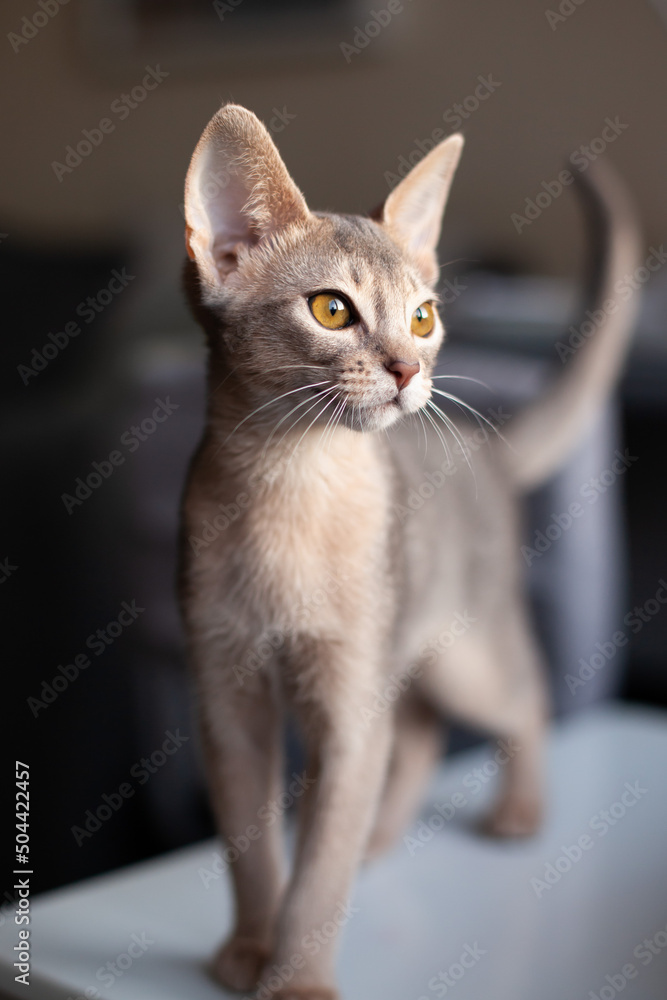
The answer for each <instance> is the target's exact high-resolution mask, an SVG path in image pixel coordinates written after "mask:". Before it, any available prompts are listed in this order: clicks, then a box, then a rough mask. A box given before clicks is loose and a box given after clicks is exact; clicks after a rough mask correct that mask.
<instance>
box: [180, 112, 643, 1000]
mask: <svg viewBox="0 0 667 1000" xmlns="http://www.w3.org/2000/svg"><path fill="white" fill-rule="evenodd" d="M462 146H463V139H462V137H461V136H460V135H453V136H451V137H449V138H448V139H446V140H444V141H443V142H441V143H440V144H439V145H438V146H436V147H435V148H434V149H433V150H431V151H430V152H429V153H428V154H427V155H426V156H425V157H424V158H423V159H422V160H421V161H420V162H419V163H418V164H417V165H416V166H415V167H414V169H413V170H412V171H411V173H410V174H409V175H408V176H407V177H406V178H405V179H404V180H403V181H401V183H400V184H399V185H398V186H397V187H396V188H395V189H394V190H393V191H392V193H391V194H390V195H389V197H388V198H387V200H386V201H385V203H384V205H383V207H382V209H381V210H379V211H378V212H377V213H375V215H374V217H373V218H360V217H356V216H344V215H334V214H328V213H313V212H311V211H310V210H309V209H308V207H307V205H306V203H305V201H304V198H303V196H302V194H301V192H300V191H299V190H298V188H297V187H296V185H295V184H294V182H293V181H292V179H291V178H290V176H289V174H288V172H287V169H286V167H285V165H284V164H283V162H282V160H281V159H280V156H279V154H278V152H277V150H276V148H275V146H274V144H273V142H272V140H271V138H270V136H269V133H268V132H267V130H266V129H265V128H264V126H263V125H262V124H261V123H260V122H259V121H258V119H257V118H256V117H255V116H254V115H253V114H252V113H251V112H250V111H247V110H246V109H244V108H242V107H239V106H235V105H231V104H230V105H226V106H223V107H222V108H221V109H220V111H219V112H218V113H217V114H216V115H215V116H214V118H213V119H212V120H211V122H210V123H209V124H208V125H207V127H206V129H205V130H204V133H203V135H202V137H201V140H200V142H199V144H198V145H197V148H196V150H195V152H194V155H193V158H192V162H191V165H190V169H189V171H188V175H187V181H186V220H187V230H186V244H187V251H188V255H189V258H190V260H189V262H188V264H187V267H186V288H187V291H188V295H189V298H190V302H191V305H192V308H193V311H194V314H195V316H196V318H197V319H198V320H199V322H200V323H201V325H202V326H203V328H204V330H205V332H206V335H207V338H208V348H209V372H208V410H207V420H206V428H205V431H204V434H203V437H202V440H201V443H200V445H199V448H198V450H197V452H196V454H195V456H194V459H193V462H192V466H191V469H190V473H189V477H188V482H187V487H186V492H185V499H184V505H183V527H182V574H181V577H182V581H181V597H182V608H183V615H184V620H185V624H186V629H187V634H188V641H189V649H190V657H191V662H192V666H193V670H194V675H195V681H196V691H197V696H198V708H199V713H200V719H201V731H202V740H203V745H204V749H205V758H206V766H207V770H208V780H209V783H210V789H211V795H212V801H213V806H214V810H215V813H216V818H217V823H218V826H219V830H220V833H221V835H222V836H223V837H224V838H227V840H228V842H229V843H230V844H232V843H235V844H236V847H235V848H234V853H233V854H232V855H231V857H235V858H236V860H235V861H234V863H233V864H232V865H231V871H232V875H233V880H234V887H235V893H236V926H235V929H234V932H233V934H232V936H231V938H230V940H229V941H228V942H227V943H226V944H225V945H224V946H223V947H222V949H221V950H220V952H219V953H218V955H217V957H216V958H215V963H214V971H215V974H216V976H217V978H218V979H219V981H220V982H221V983H223V984H224V985H225V986H227V987H230V988H232V989H237V990H242V991H251V990H253V989H255V988H257V987H258V986H259V985H261V986H262V987H263V992H262V993H261V995H262V996H273V997H276V998H281V1000H295V998H299V1000H331V998H335V997H336V996H337V993H336V991H335V978H334V956H335V940H334V939H333V938H332V937H328V938H325V939H324V941H325V943H323V944H322V945H321V947H320V948H319V950H318V951H317V953H316V954H313V953H312V952H313V951H314V949H306V948H305V947H304V945H303V942H304V939H305V938H306V935H309V934H311V933H312V932H313V931H315V930H318V929H320V928H321V927H322V926H323V925H325V924H327V922H328V921H332V920H333V919H334V918H335V916H336V913H337V910H338V908H339V907H340V905H341V904H342V903H344V901H345V900H346V898H347V896H348V893H349V891H350V886H351V882H352V879H353V877H354V874H355V871H356V869H357V866H358V864H359V861H360V859H361V858H362V856H363V855H364V854H367V855H371V854H375V853H377V852H378V851H379V850H381V849H383V848H384V847H386V846H388V845H389V844H391V842H392V841H393V839H394V838H395V837H397V836H398V835H399V833H400V832H401V830H402V828H403V825H404V824H405V823H407V822H409V819H410V817H411V815H412V812H413V810H414V809H415V808H416V806H417V804H418V802H419V796H420V793H421V791H422V787H423V782H424V780H425V778H426V776H427V775H428V771H429V768H430V767H431V765H432V764H433V763H434V761H435V760H436V759H437V755H438V752H439V748H440V746H439V744H440V740H439V726H440V723H439V720H440V717H441V715H446V716H451V717H453V718H458V719H461V720H463V721H465V722H467V723H469V724H472V725H473V726H475V727H476V728H478V729H482V730H485V731H487V732H488V733H489V734H492V735H494V736H496V737H504V738H505V739H507V740H513V741H514V745H515V746H517V747H519V748H520V750H519V751H517V752H516V753H515V754H514V755H513V756H512V757H511V759H510V760H509V762H508V763H507V764H506V766H505V768H504V774H503V777H504V784H503V787H502V790H501V793H500V797H499V800H498V802H497V805H496V807H495V809H494V812H493V814H492V816H491V817H490V819H489V827H490V829H491V830H492V831H493V832H495V833H497V834H500V835H525V834H529V833H531V832H532V831H534V829H535V828H536V826H537V824H538V822H539V818H540V812H541V776H540V771H541V756H542V743H543V731H544V724H545V716H546V711H547V706H546V696H545V688H544V683H543V679H542V667H541V663H540V653H539V651H538V649H537V648H536V644H535V640H534V637H533V633H532V630H531V626H530V623H529V621H528V617H527V611H526V604H525V599H524V594H523V581H522V573H521V568H520V565H519V559H518V553H519V546H520V537H519V500H520V497H521V494H522V493H523V492H524V491H525V490H528V489H530V488H532V487H534V486H536V485H538V484H539V483H541V482H542V481H544V480H546V479H547V478H548V477H549V475H551V474H552V473H553V472H554V471H555V470H556V469H557V468H558V466H559V465H560V464H561V463H562V462H563V461H564V459H565V458H566V456H567V455H568V453H569V452H570V450H571V449H572V448H573V447H574V445H575V444H576V442H577V441H578V439H579V437H580V435H582V434H583V432H584V431H585V429H586V427H587V426H588V424H589V423H590V421H591V419H592V418H593V417H594V415H595V413H596V412H597V410H598V408H599V406H600V404H601V403H602V401H603V400H604V399H605V397H606V396H607V394H608V393H609V391H610V389H611V387H612V385H613V383H614V380H615V378H616V375H617V372H618V370H619V367H620V365H621V361H622V358H623V355H624V351H625V347H626V343H627V340H628V337H629V332H630V329H631V326H632V321H633V317H634V311H635V303H634V301H618V302H617V303H616V309H615V311H609V310H605V311H604V312H601V315H602V316H603V319H602V321H601V322H600V325H599V329H598V330H597V331H596V333H595V336H594V337H592V338H590V339H589V340H588V341H587V342H586V343H585V344H584V345H583V346H582V347H581V348H580V349H579V350H578V352H577V355H576V357H575V358H574V359H573V360H572V361H571V363H570V364H569V365H568V366H567V367H566V368H565V370H564V372H563V375H562V376H561V378H560V380H558V381H557V382H556V384H555V386H554V388H553V390H552V391H551V392H550V394H548V395H547V396H546V397H545V398H544V399H543V400H541V401H539V402H538V403H537V404H536V405H534V406H531V407H529V408H528V409H527V410H526V411H525V412H524V413H522V414H520V415H519V416H518V417H517V418H515V419H514V420H512V421H511V422H510V423H509V424H508V425H507V427H506V428H504V429H503V431H504V435H505V438H506V440H500V439H498V440H495V441H493V442H492V443H491V444H489V445H488V446H487V447H485V448H483V449H479V450H478V451H477V452H476V454H475V456H474V472H475V477H474V479H473V476H472V475H470V474H469V473H468V472H467V471H466V467H465V462H466V460H467V459H468V453H467V452H468V448H467V445H466V442H467V441H468V440H469V435H470V433H471V431H470V425H469V424H467V423H466V422H465V421H463V422H461V423H456V422H452V421H451V420H450V418H446V422H449V424H450V428H451V431H452V435H453V438H450V442H451V443H452V444H453V443H454V441H455V440H458V442H459V445H458V447H457V448H456V453H455V456H450V458H449V459H446V458H445V456H444V453H443V443H444V444H447V442H446V441H444V439H443V434H444V431H445V426H444V423H443V422H442V421H441V422H440V423H438V420H439V419H440V418H439V416H438V415H437V414H438V412H439V411H437V410H436V409H435V408H434V409H429V408H428V406H429V400H430V396H431V393H432V392H433V391H434V387H433V382H432V380H431V373H432V371H433V367H434V365H435V362H436V358H437V355H438V351H439V349H440V347H441V344H442V341H443V337H444V328H443V325H442V321H441V319H440V317H439V315H438V311H437V308H436V303H437V295H436V292H435V285H436V282H437V279H438V263H437V259H436V247H437V243H438V238H439V233H440V224H441V217H442V214H443V211H444V207H445V202H446V200H447V195H448V192H449V188H450V185H451V182H452V178H453V176H454V172H455V169H456V166H457V163H458V160H459V156H460V153H461V149H462ZM591 174H592V170H591ZM580 186H581V187H582V189H584V191H585V193H586V194H587V202H588V203H589V205H590V206H591V211H592V214H593V216H594V217H596V218H597V219H598V221H605V220H606V223H607V224H606V227H605V233H606V237H605V241H604V242H603V244H601V248H602V249H603V250H604V254H603V257H604V260H603V266H602V268H601V272H600V275H599V281H598V283H597V293H598V294H597V301H598V303H599V304H598V308H601V306H600V304H601V303H604V302H605V301H606V300H610V299H613V297H614V283H615V281H616V280H617V279H618V278H619V277H620V276H622V275H623V274H624V273H625V272H626V271H628V270H631V269H632V268H634V266H635V261H636V258H637V255H638V239H637V234H636V232H635V229H634V224H633V220H632V214H631V212H630V208H629V206H628V204H627V202H626V198H625V195H624V193H623V190H622V189H621V187H620V185H619V183H618V182H617V180H616V178H615V176H614V175H613V174H612V173H611V171H610V170H609V169H608V168H606V169H603V167H602V165H600V166H599V167H596V169H595V174H594V180H593V179H588V180H586V183H584V179H583V178H582V180H581V185H580ZM411 414H418V415H424V416H427V417H430V423H426V422H424V421H423V420H422V428H421V430H420V431H419V433H421V432H422V431H423V434H427V435H428V447H427V450H426V454H425V455H424V442H423V440H421V441H420V439H419V436H418V430H419V424H418V423H415V422H414V421H405V420H404V419H402V418H405V417H408V416H409V415H411ZM442 420H445V418H444V417H443V418H442ZM385 430H386V431H388V434H384V433H379V432H382V431H385ZM422 438H423V435H422ZM443 460H444V464H443ZM461 466H463V468H461ZM438 477H440V478H438ZM443 480H444V482H443ZM425 483H430V484H431V485H432V486H433V492H434V493H435V495H434V496H433V497H432V498H431V499H429V500H428V502H425V503H424V504H423V505H422V507H421V509H420V510H419V511H418V512H416V513H414V514H413V515H411V516H409V517H405V516H399V514H398V513H397V512H398V511H400V510H403V509H409V508H408V506H407V504H408V499H407V498H408V497H409V495H410V490H411V489H418V488H419V487H420V486H423V484H425ZM434 484H441V485H440V486H439V488H437V489H436V488H435V486H434ZM452 623H456V626H457V627H456V628H452V634H453V635H455V636H456V638H455V641H451V642H450V641H447V642H443V641H442V640H439V639H438V637H439V636H442V633H443V629H445V630H448V629H449V627H450V625H451V624H452ZM399 688H401V689H403V694H402V697H401V698H400V701H399V702H398V704H397V705H396V707H395V709H394V710H393V711H388V710H386V706H387V704H388V702H391V700H392V699H393V698H395V695H396V694H397V693H398V689H399ZM384 693H386V699H384V700H383V699H380V700H378V699H379V696H381V695H383V694H384ZM288 712H289V713H290V714H291V715H293V716H294V718H295V719H296V720H297V722H298V724H299V726H300V730H301V733H302V735H303V741H304V746H305V750H306V754H307V772H306V777H305V778H302V779H301V782H300V783H297V785H298V787H297V788H296V789H293V790H292V791H293V796H294V797H298V798H299V799H300V814H299V820H300V822H299V833H298V842H297V847H296V856H295V860H294V867H293V871H292V873H291V876H290V877H289V879H288V880H287V879H286V876H285V873H284V871H283V845H282V841H281V828H280V827H281V824H280V823H278V822H274V821H271V820H270V818H267V817H269V815H270V814H269V812H268V809H267V804H268V803H269V802H270V801H271V800H274V799H275V798H276V796H277V795H278V794H279V793H280V791H281V789H282V767H283V762H282V756H281V744H282V729H283V721H284V717H285V714H286V713H288ZM273 819H274V820H275V813H274V814H273ZM230 838H235V840H234V841H233V842H232V841H231V840H230ZM274 966H278V967H279V968H282V969H283V973H284V975H282V978H281V974H279V973H277V972H275V970H274ZM285 969H287V970H288V971H290V975H289V976H287V974H286V973H285ZM272 970H273V971H272Z"/></svg>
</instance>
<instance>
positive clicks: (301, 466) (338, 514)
mask: <svg viewBox="0 0 667 1000" xmlns="http://www.w3.org/2000/svg"><path fill="white" fill-rule="evenodd" d="M307 457H308V458H310V459H311V460H310V461H304V460H302V461H301V462H299V463H298V464H297V463H294V464H292V466H290V467H288V468H286V469H285V470H284V471H283V473H282V474H281V475H279V476H275V477H274V478H272V479H268V480H263V481H262V483H261V486H260V487H259V488H258V489H257V490H256V495H255V498H254V501H253V503H252V504H251V505H250V506H249V507H248V511H247V516H246V519H245V526H244V527H245V531H244V536H245V537H244V540H243V548H244V552H243V556H242V558H243V559H244V560H245V561H246V569H248V570H249V576H248V580H249V585H250V587H251V588H252V592H253V602H254V603H255V604H256V605H258V607H257V611H258V613H260V614H261V616H262V617H263V618H266V617H270V618H275V617H281V618H283V619H284V618H285V617H286V616H287V617H297V618H301V619H303V617H304V615H306V616H307V617H310V618H313V617H315V618H318V617H319V618H322V617H324V618H326V617H327V611H326V607H324V608H323V610H320V611H318V610H317V609H318V607H321V604H320V603H318V602H322V599H323V592H324V594H327V593H329V594H331V593H338V592H340V590H341V589H342V588H344V587H346V588H348V589H350V588H351V589H353V590H355V591H357V590H364V589H367V590H368V589H370V590H372V589H373V587H374V585H375V581H376V580H377V579H378V578H382V577H383V575H385V574H386V571H387V537H386V536H387V531H388V525H389V510H390V489H389V484H388V481H387V470H386V469H385V468H384V466H383V463H382V461H381V460H380V459H379V458H378V456H376V455H374V454H373V453H372V452H371V453H364V455H363V460H362V459H361V456H359V455H357V454H355V453H352V454H350V453H349V452H346V451H342V453H340V452H339V453H334V454H331V453H329V454H326V455H322V454H315V455H313V456H307ZM326 603H327V602H326V601H325V604H326Z"/></svg>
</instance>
